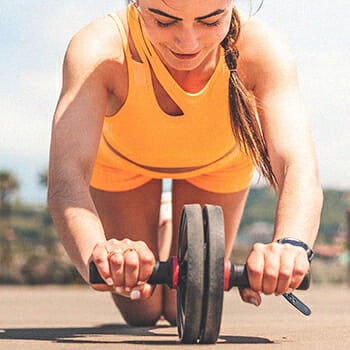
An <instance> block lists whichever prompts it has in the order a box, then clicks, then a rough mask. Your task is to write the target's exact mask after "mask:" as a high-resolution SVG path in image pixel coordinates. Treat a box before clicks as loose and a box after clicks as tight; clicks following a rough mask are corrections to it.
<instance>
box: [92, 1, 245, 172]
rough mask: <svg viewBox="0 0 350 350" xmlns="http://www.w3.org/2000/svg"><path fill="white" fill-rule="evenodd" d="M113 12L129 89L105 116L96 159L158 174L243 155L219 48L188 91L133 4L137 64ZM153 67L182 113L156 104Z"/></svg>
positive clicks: (208, 166) (200, 168)
mask: <svg viewBox="0 0 350 350" xmlns="http://www.w3.org/2000/svg"><path fill="white" fill-rule="evenodd" d="M112 17H113V18H114V21H115V23H116V25H117V27H118V29H119V32H120V36H121V38H122V42H123V46H124V52H125V59H126V62H127V67H128V79H129V88H128V95H127V98H126V101H125V103H124V105H123V106H122V107H121V109H120V110H119V111H118V112H117V113H116V114H115V115H113V116H106V117H105V118H104V124H103V131H102V137H101V144H100V149H99V153H98V156H97V162H100V164H102V165H104V166H110V167H113V166H116V167H124V168H127V169H128V170H131V171H134V172H137V173H143V174H146V175H149V176H153V177H158V178H159V177H174V178H185V177H188V176H193V175H198V174H199V173H206V172H208V171H213V170H215V169H217V168H218V167H222V166H225V164H227V162H232V161H234V159H235V158H237V157H238V158H240V159H241V158H242V156H243V154H242V153H241V151H240V147H239V146H238V144H237V142H236V140H235V137H234V135H233V131H232V126H231V118H230V111H229V103H228V79H229V71H228V68H227V66H226V64H225V58H224V52H223V49H221V52H220V58H219V60H218V63H217V66H216V68H215V70H214V72H213V74H212V75H211V77H210V79H209V80H208V82H207V84H206V85H205V86H204V88H203V89H202V90H200V91H198V92H197V93H189V92H186V91H185V90H183V89H182V88H181V87H180V86H179V84H177V82H176V81H175V80H174V79H173V77H172V76H171V75H170V73H169V72H168V70H167V68H166V67H165V66H164V64H163V63H162V61H161V60H160V58H159V57H158V55H157V54H156V52H155V50H154V48H153V46H152V44H151V43H150V41H149V40H148V38H147V36H146V34H145V32H144V28H143V23H142V19H141V18H140V16H139V14H138V11H137V9H136V8H135V6H134V5H129V7H128V26H129V30H130V34H131V36H132V39H133V42H134V46H135V48H136V50H137V52H138V54H139V57H140V58H141V61H142V62H141V63H140V62H137V61H135V60H134V59H133V58H132V55H131V52H130V48H129V45H128V40H127V36H126V33H125V30H124V27H123V25H122V23H121V21H120V19H119V18H118V17H117V16H116V15H112ZM152 72H153V73H154V74H155V76H156V78H157V80H158V81H159V83H160V84H161V86H162V87H163V88H164V89H165V91H166V92H167V93H168V95H169V96H170V98H171V99H172V100H173V101H174V102H175V103H176V105H177V106H179V108H180V109H181V111H182V112H183V114H181V115H177V116H172V115H168V114H167V113H165V112H164V111H163V110H162V109H161V108H160V106H159V105H158V102H157V98H156V96H155V94H154V91H153V84H152ZM112 154H113V157H111V155H112ZM243 157H244V156H243ZM112 158H113V159H112Z"/></svg>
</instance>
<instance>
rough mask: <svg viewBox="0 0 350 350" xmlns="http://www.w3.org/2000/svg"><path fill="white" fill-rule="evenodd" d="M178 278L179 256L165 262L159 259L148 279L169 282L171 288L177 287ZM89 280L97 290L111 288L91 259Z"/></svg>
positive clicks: (152, 282)
mask: <svg viewBox="0 0 350 350" xmlns="http://www.w3.org/2000/svg"><path fill="white" fill-rule="evenodd" d="M177 279H178V265H177V258H176V257H171V258H170V259H169V260H167V261H165V262H161V261H157V262H156V264H155V266H154V268H153V272H152V274H151V276H150V278H149V279H148V281H147V283H149V284H167V285H168V286H169V287H170V288H176V286H177ZM89 282H90V284H91V285H92V286H93V287H94V288H95V289H97V290H101V291H107V290H110V289H111V288H110V287H108V286H107V284H106V282H105V280H104V279H103V278H102V277H101V275H100V273H99V272H98V270H97V267H96V264H95V263H94V262H93V261H91V262H90V264H89Z"/></svg>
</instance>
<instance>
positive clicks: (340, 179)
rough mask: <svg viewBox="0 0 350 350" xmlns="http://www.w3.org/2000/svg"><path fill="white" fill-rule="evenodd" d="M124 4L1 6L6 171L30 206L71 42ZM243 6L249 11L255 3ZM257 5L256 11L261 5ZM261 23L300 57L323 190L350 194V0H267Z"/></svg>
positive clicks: (108, 0)
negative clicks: (75, 36)
mask: <svg viewBox="0 0 350 350" xmlns="http://www.w3.org/2000/svg"><path fill="white" fill-rule="evenodd" d="M189 1H190V0H189ZM213 1H214V0H213ZM124 3H125V2H124V1H122V0H105V1H101V0H99V1H98V0H95V1H93V0H84V1H82V0H60V1H57V0H55V1H54V0H31V1H24V0H21V1H19V0H2V1H1V8H0V33H1V35H0V77H1V80H0V111H1V115H0V122H1V124H0V171H1V170H11V171H12V172H14V173H15V174H16V176H17V177H18V179H19V182H20V185H21V187H20V197H21V199H22V200H23V201H26V202H33V203H37V202H43V201H44V200H45V190H44V189H43V188H40V186H39V185H38V173H39V172H41V171H43V170H46V169H47V163H48V152H49V144H50V129H51V122H52V116H53V113H54V110H55V106H56V103H57V99H58V96H59V92H60V86H61V70H62V69H61V68H62V61H63V56H64V52H65V50H66V47H67V44H68V42H69V40H70V38H71V37H72V36H73V35H74V34H75V33H76V32H77V31H78V30H79V29H80V28H82V27H83V26H84V25H86V24H88V23H89V22H91V21H93V20H94V19H96V18H99V17H101V16H103V15H105V14H107V13H108V12H110V11H113V10H115V9H118V8H120V7H122V6H123V5H124ZM237 3H238V5H239V6H241V7H242V8H244V9H245V10H247V9H248V8H249V6H248V3H249V0H239V1H237ZM252 3H253V7H254V6H256V5H257V4H258V3H259V1H255V0H253V1H252ZM256 16H257V17H258V18H260V19H261V20H263V21H265V22H267V23H269V24H270V25H271V26H272V27H274V28H275V29H276V30H278V31H279V32H280V33H281V34H282V35H283V36H285V37H286V39H287V40H288V42H289V44H290V46H291V47H292V50H293V52H294V54H295V57H296V61H297V64H298V71H299V82H300V86H301V90H302V93H303V96H304V100H305V104H306V107H307V110H308V114H309V117H310V122H311V126H312V130H313V136H314V141H315V147H316V152H317V156H318V161H319V168H320V176H321V182H322V185H323V186H324V187H328V188H329V187H331V188H335V189H341V190H344V189H345V190H349V189H350V156H349V153H350V118H349V116H348V113H349V111H350V97H349V95H350V39H349V38H350V25H349V18H350V1H348V0H333V1H329V0H327V1H326V0H317V1H316V0H305V1H281V0H265V1H264V4H263V6H262V8H261V10H260V11H259V12H258V14H257V15H256ZM291 132H293V130H291Z"/></svg>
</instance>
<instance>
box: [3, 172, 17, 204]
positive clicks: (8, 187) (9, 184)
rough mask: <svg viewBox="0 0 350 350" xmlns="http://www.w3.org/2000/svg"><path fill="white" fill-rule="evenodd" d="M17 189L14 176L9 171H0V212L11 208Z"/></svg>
mask: <svg viewBox="0 0 350 350" xmlns="http://www.w3.org/2000/svg"><path fill="white" fill-rule="evenodd" d="M18 188H19V183H18V180H17V178H16V176H15V175H14V174H13V173H11V172H10V171H7V170H5V171H0V210H3V209H5V210H6V209H7V208H9V207H10V206H11V200H12V199H13V197H14V194H15V193H16V192H17V190H18Z"/></svg>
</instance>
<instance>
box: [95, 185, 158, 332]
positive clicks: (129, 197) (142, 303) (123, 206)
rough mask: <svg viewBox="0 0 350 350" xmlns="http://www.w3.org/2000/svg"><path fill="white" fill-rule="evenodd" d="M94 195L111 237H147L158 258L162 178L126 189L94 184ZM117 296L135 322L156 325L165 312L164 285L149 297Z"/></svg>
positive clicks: (124, 312)
mask: <svg viewBox="0 0 350 350" xmlns="http://www.w3.org/2000/svg"><path fill="white" fill-rule="evenodd" d="M91 195H92V198H93V200H94V203H95V206H96V208H97V211H98V214H99V217H100V219H101V221H102V224H103V227H104V230H105V234H106V237H107V239H111V238H116V239H118V240H121V239H124V238H129V239H130V240H133V241H143V242H145V243H146V244H147V245H148V247H149V248H150V249H151V250H152V251H153V253H154V254H155V257H156V259H158V249H157V230H158V222H159V208H160V196H161V181H160V180H152V181H150V182H148V183H146V184H145V185H143V186H141V187H139V188H136V189H134V190H130V191H125V192H106V191H100V190H97V189H94V188H92V189H91ZM113 299H114V302H115V303H116V305H117V306H118V308H119V310H120V312H121V314H122V316H123V317H124V319H125V321H126V322H127V323H128V324H131V325H135V326H149V325H153V324H154V323H155V322H157V320H158V319H159V318H160V316H161V314H162V286H158V287H157V288H156V289H155V291H154V294H153V295H152V297H150V298H149V299H147V300H139V301H131V300H130V299H128V298H125V297H122V296H119V295H117V294H113Z"/></svg>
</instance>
